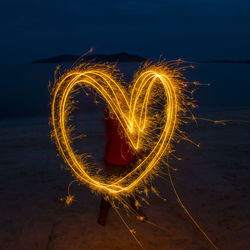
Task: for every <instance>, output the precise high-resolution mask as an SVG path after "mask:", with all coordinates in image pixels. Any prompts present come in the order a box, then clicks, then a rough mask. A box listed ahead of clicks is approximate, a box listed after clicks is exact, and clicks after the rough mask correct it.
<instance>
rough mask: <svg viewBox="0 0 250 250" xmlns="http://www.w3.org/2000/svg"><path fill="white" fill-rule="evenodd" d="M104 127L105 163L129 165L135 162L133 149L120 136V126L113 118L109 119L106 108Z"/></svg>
mask: <svg viewBox="0 0 250 250" xmlns="http://www.w3.org/2000/svg"><path fill="white" fill-rule="evenodd" d="M104 114H105V125H106V135H107V144H106V149H105V157H104V159H105V161H106V162H107V163H110V164H114V165H122V166H123V165H129V164H131V163H133V162H134V161H135V160H136V155H135V152H134V151H133V149H131V147H130V145H129V144H128V142H127V139H126V138H125V137H124V136H122V135H121V134H122V131H121V129H122V128H121V125H120V124H119V121H118V120H117V119H115V118H113V119H111V117H110V115H109V111H108V109H107V108H106V109H105V110H104Z"/></svg>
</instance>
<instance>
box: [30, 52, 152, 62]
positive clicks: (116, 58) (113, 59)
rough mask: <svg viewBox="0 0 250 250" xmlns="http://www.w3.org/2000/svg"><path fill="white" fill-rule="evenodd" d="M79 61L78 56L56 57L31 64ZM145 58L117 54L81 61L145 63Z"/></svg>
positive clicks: (98, 55) (97, 55)
mask: <svg viewBox="0 0 250 250" xmlns="http://www.w3.org/2000/svg"><path fill="white" fill-rule="evenodd" d="M78 59H80V56H78V55H69V54H65V55H58V56H54V57H50V58H42V59H38V60H35V61H33V62H32V63H72V62H75V61H76V60H78ZM147 60H148V59H147V58H144V57H141V56H137V55H131V54H128V53H125V52H121V53H118V54H110V55H106V54H96V55H87V56H82V57H81V61H94V62H145V61H147Z"/></svg>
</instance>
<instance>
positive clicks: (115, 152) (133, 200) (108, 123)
mask: <svg viewBox="0 0 250 250" xmlns="http://www.w3.org/2000/svg"><path fill="white" fill-rule="evenodd" d="M104 115H105V127H106V136H107V143H106V148H105V156H104V160H105V175H106V176H107V177H112V176H118V177H120V176H122V175H125V174H126V173H128V172H130V171H131V170H133V167H134V163H135V162H136V159H137V155H136V153H135V151H134V150H133V149H132V148H131V147H130V145H129V144H128V142H127V140H126V138H125V136H124V135H123V134H122V131H121V129H122V127H121V125H120V124H119V121H118V120H117V119H116V118H115V117H111V115H110V111H109V110H108V108H107V107H106V108H105V109H104ZM138 156H139V157H140V158H142V157H144V154H143V152H139V153H138ZM129 201H130V205H131V208H132V211H133V212H134V213H135V214H136V216H137V218H138V219H139V220H141V221H145V220H147V217H146V215H145V214H144V213H143V211H142V209H141V207H140V205H139V202H138V201H137V197H136V195H134V196H130V197H129ZM110 207H111V204H110V203H109V201H107V200H105V198H104V197H102V200H101V205H100V212H99V217H98V220H97V221H98V223H99V224H100V225H102V226H105V224H106V220H107V216H108V212H109V209H110Z"/></svg>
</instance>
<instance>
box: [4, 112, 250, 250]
mask: <svg viewBox="0 0 250 250" xmlns="http://www.w3.org/2000/svg"><path fill="white" fill-rule="evenodd" d="M200 116H202V117H208V118H212V119H236V120H250V110H241V111H232V112H230V111H227V112H213V113H211V112H210V113H204V114H200ZM85 124H86V128H89V129H90V130H89V133H88V138H89V139H90V141H92V143H91V144H88V145H86V147H87V150H90V151H95V152H97V157H99V160H100V159H101V158H102V154H103V148H104V145H105V135H104V133H103V128H102V124H101V121H100V119H97V118H96V119H91V120H86V121H85ZM0 127H1V129H0V155H1V158H0V168H1V175H0V195H1V202H0V249H11V250H12V249H28V250H29V249H31V250H33V249H51V250H52V249H67V250H69V249H74V250H76V249H140V248H139V247H138V244H137V243H136V241H135V240H134V239H133V238H132V237H131V235H130V233H129V232H128V230H127V229H126V227H125V226H124V225H123V224H122V221H121V220H120V218H119V217H118V216H117V214H116V213H115V211H114V210H111V211H110V215H109V218H108V221H107V225H106V227H102V226H100V225H98V224H97V222H96V220H97V215H98V210H99V202H100V197H97V196H95V195H93V194H91V192H90V191H89V190H88V189H87V188H85V187H82V186H81V187H79V186H77V185H74V184H73V185H72V189H71V192H72V194H73V195H75V199H76V201H75V202H73V203H72V205H71V206H69V207H65V205H64V203H63V202H62V201H60V198H61V197H65V195H66V194H67V186H68V184H69V183H70V181H71V180H72V176H71V173H70V171H67V170H65V169H63V168H60V166H61V164H62V161H61V159H60V157H58V156H57V151H56V148H55V145H54V144H52V143H51V141H50V138H49V127H48V125H47V120H46V119H40V120H39V119H36V120H32V121H29V120H28V121H25V122H17V121H16V122H15V121H12V122H9V123H8V122H7V123H6V122H5V123H4V122H2V123H1V124H0ZM185 130H186V132H187V134H188V135H189V138H191V139H192V140H193V141H195V142H199V143H200V148H197V147H195V146H194V145H192V144H191V143H189V142H185V141H182V142H181V143H180V144H178V145H176V155H177V156H178V157H181V158H182V160H181V161H178V160H176V159H172V160H171V162H170V164H171V166H173V167H174V168H177V171H174V172H173V179H174V182H175V185H176V189H177V191H178V193H179V195H180V196H181V199H182V201H183V202H184V204H185V206H186V207H187V208H188V209H189V211H190V212H191V214H192V215H193V217H194V218H195V219H196V220H197V222H199V223H200V224H201V226H202V227H203V228H204V230H205V231H206V232H207V234H208V235H209V236H210V237H211V239H213V241H214V242H215V244H216V245H217V246H218V247H219V249H233V250H234V249H247V248H248V246H249V235H250V212H249V207H250V199H249V191H250V182H249V177H250V124H247V123H235V122H234V123H228V124H227V125H226V126H222V125H214V124H211V123H208V122H204V121H201V122H199V126H198V127H197V126H196V125H195V124H190V125H187V126H186V127H185ZM83 150H85V149H83ZM165 178H166V180H163V179H161V178H158V179H156V180H155V181H154V185H155V187H156V188H158V190H160V193H161V195H162V196H163V197H165V198H166V201H165V202H164V201H163V200H161V199H159V198H158V197H156V196H155V195H154V194H153V193H151V195H150V199H149V202H150V206H145V207H144V211H145V212H146V214H147V215H148V217H149V219H150V221H151V222H153V223H155V224H157V225H158V226H159V227H160V228H161V229H160V228H158V227H156V226H152V225H150V224H148V223H141V222H139V221H137V220H136V218H134V217H133V216H131V217H127V215H126V213H125V212H124V211H122V210H121V214H122V216H123V217H124V218H125V220H126V221H127V223H128V224H129V225H130V227H131V228H133V229H134V230H135V231H136V236H137V237H138V239H139V240H140V241H141V243H142V245H143V246H144V247H145V249H174V250H176V249H190V250H191V249H213V248H212V247H211V245H210V244H209V243H208V241H207V240H206V239H205V238H204V237H203V236H202V234H201V233H200V232H199V231H198V230H197V228H196V227H195V226H194V225H193V224H192V222H191V221H190V219H189V218H188V216H187V215H186V214H185V213H184V211H183V209H182V208H181V207H180V205H179V204H178V202H177V199H176V197H175V196H174V194H173V190H172V187H171V185H170V183H169V181H168V177H167V176H165Z"/></svg>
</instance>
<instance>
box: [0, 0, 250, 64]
mask: <svg viewBox="0 0 250 250" xmlns="http://www.w3.org/2000/svg"><path fill="white" fill-rule="evenodd" d="M0 18H1V40H0V48H1V61H0V63H26V62H30V61H32V60H35V59H38V58H42V57H43V58H44V57H50V56H55V55H59V54H78V55H81V54H83V53H84V52H86V51H87V50H88V49H89V48H90V47H94V49H95V51H94V52H95V53H97V54H100V53H118V52H122V51H123V52H127V53H132V54H137V55H141V56H144V57H149V58H153V59H156V58H158V57H159V56H160V54H163V55H164V57H166V58H168V59H176V58H180V57H181V58H183V59H187V60H213V59H215V60H216V59H232V60H249V59H250V1H249V0H238V1H232V0H180V1H157V0H151V1H149V0H144V1H138V0H137V1H136V0H126V1H101V0H99V1H93V0H92V1H84V0H78V1H63V0H60V1H52V0H43V1H35V0H25V1H20V0H14V1H5V2H2V3H1V7H0Z"/></svg>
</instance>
